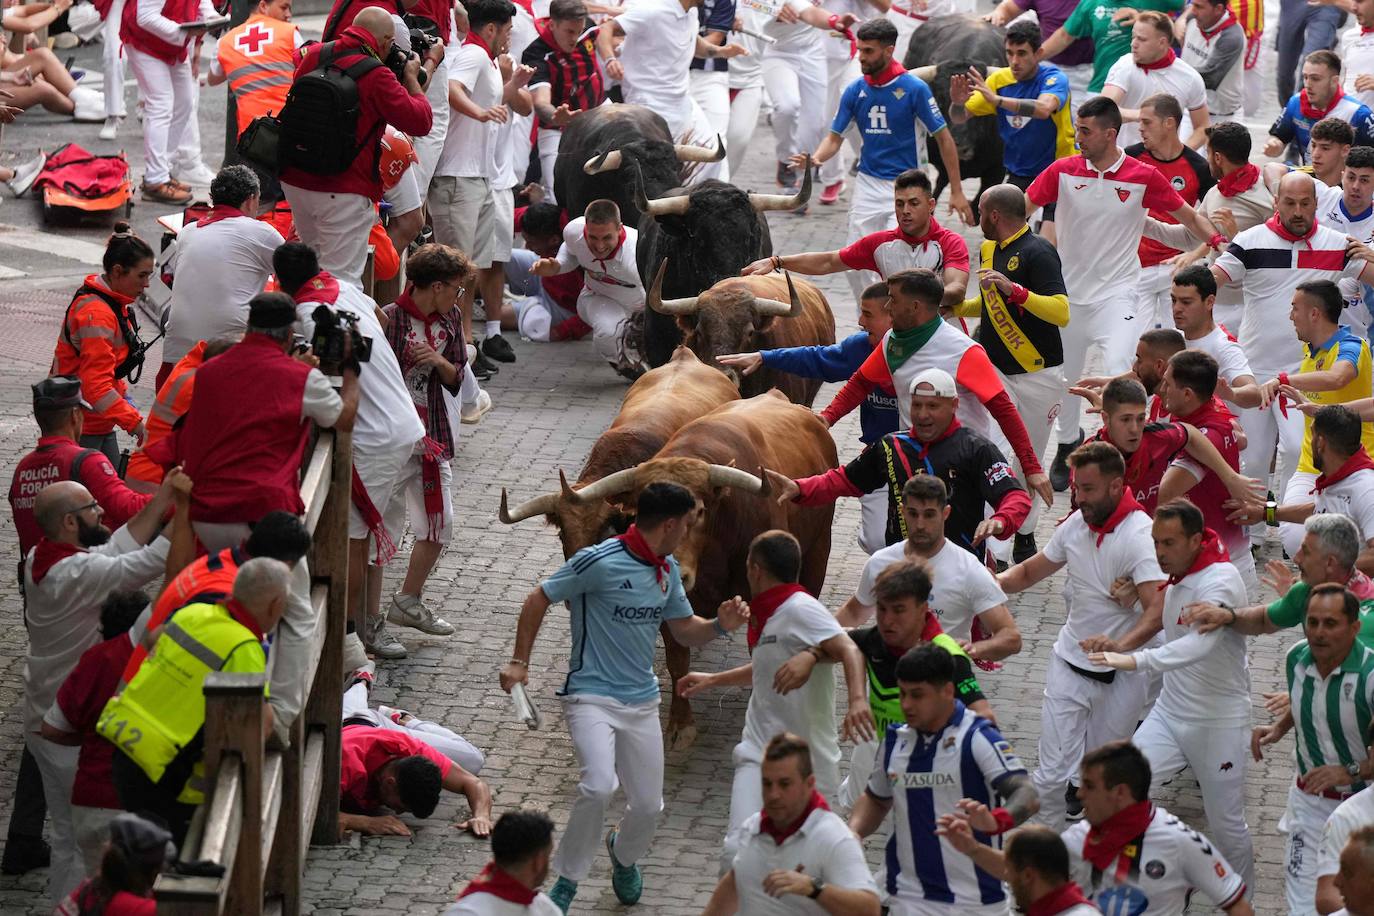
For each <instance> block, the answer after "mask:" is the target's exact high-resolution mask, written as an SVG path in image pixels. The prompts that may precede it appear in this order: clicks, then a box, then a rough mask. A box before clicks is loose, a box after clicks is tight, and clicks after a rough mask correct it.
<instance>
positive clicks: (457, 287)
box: [439, 280, 468, 296]
mask: <svg viewBox="0 0 1374 916" xmlns="http://www.w3.org/2000/svg"><path fill="white" fill-rule="evenodd" d="M439 282H440V283H441V284H443V285H444V286H451V287H453V290H454V293H453V294H454V295H455V296H461V295H463V293H465V292H467V291H468V288H467V287H466V286H464V285H463V284H461V283H454V282H453V281H451V280H440V281H439Z"/></svg>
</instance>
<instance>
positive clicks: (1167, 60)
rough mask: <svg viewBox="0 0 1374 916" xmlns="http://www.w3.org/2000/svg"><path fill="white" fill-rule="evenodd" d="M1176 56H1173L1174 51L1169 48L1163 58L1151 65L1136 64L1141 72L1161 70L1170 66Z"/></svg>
mask: <svg viewBox="0 0 1374 916" xmlns="http://www.w3.org/2000/svg"><path fill="white" fill-rule="evenodd" d="M1177 57H1178V55H1176V54H1174V49H1173V48H1169V49H1168V50H1166V51H1165V52H1164V56H1163V57H1161V58H1160V59H1159V60H1157V61H1155V62H1154V63H1152V64H1136V66H1137V67H1139V68H1140V69H1142V70H1163V69H1164V68H1165V67H1168V66H1172V65H1173V62H1174V60H1175V59H1177Z"/></svg>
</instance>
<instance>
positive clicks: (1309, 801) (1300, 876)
mask: <svg viewBox="0 0 1374 916" xmlns="http://www.w3.org/2000/svg"><path fill="white" fill-rule="evenodd" d="M1339 804H1340V802H1339V801H1337V800H1336V799H1334V798H1323V797H1322V796H1320V795H1308V794H1307V793H1306V792H1304V791H1303V790H1302V789H1299V788H1298V787H1297V785H1292V786H1289V787H1288V807H1287V808H1285V809H1284V812H1283V817H1281V818H1279V831H1280V832H1282V833H1286V834H1288V845H1287V851H1286V854H1285V855H1286V861H1285V863H1284V864H1285V867H1286V868H1287V873H1286V874H1285V875H1284V879H1283V890H1284V894H1285V895H1286V896H1287V897H1288V916H1316V914H1317V853H1318V851H1320V849H1321V843H1322V830H1323V828H1325V827H1326V821H1327V819H1328V818H1330V817H1331V813H1332V812H1333V811H1335V810H1336V807H1337V806H1338V805H1339ZM55 854H56V850H54V855H55Z"/></svg>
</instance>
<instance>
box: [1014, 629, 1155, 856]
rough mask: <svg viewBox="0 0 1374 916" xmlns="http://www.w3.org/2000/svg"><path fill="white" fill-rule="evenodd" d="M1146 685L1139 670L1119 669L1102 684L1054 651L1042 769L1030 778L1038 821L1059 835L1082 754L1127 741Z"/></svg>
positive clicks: (1047, 679)
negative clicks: (1035, 794) (1067, 788)
mask: <svg viewBox="0 0 1374 916" xmlns="http://www.w3.org/2000/svg"><path fill="white" fill-rule="evenodd" d="M1148 687H1149V678H1148V677H1146V675H1145V674H1144V673H1143V672H1140V671H1118V672H1117V673H1116V679H1115V680H1114V681H1113V682H1112V683H1110V684H1104V683H1102V682H1100V681H1095V680H1092V679H1091V678H1086V677H1084V676H1083V675H1081V674H1079V673H1077V672H1076V671H1074V670H1073V669H1072V668H1070V667H1069V665H1068V663H1067V662H1065V661H1064V660H1063V659H1062V658H1060V657H1059V655H1058V654H1057V653H1053V652H1052V653H1051V654H1050V662H1049V666H1048V668H1047V669H1046V671H1045V702H1044V704H1043V705H1042V706H1041V707H1040V745H1039V754H1040V765H1039V766H1038V767H1037V768H1036V770H1035V773H1034V774H1032V776H1031V780H1032V781H1033V782H1034V783H1035V789H1036V791H1037V792H1039V793H1040V813H1039V814H1038V815H1036V820H1037V821H1038V822H1039V823H1042V824H1044V825H1045V826H1047V827H1049V828H1050V829H1051V830H1053V831H1055V832H1056V833H1062V832H1063V830H1064V827H1065V815H1066V806H1065V803H1064V787H1065V786H1067V785H1068V784H1069V780H1070V778H1071V777H1073V776H1075V775H1076V774H1077V772H1078V768H1079V766H1080V765H1081V764H1082V762H1083V754H1084V752H1085V751H1088V750H1094V749H1096V748H1099V747H1101V746H1102V745H1104V744H1106V743H1107V742H1108V741H1118V740H1121V739H1123V738H1129V737H1131V733H1132V732H1134V731H1135V724H1136V723H1137V722H1139V721H1140V712H1141V710H1142V709H1143V708H1144V707H1145V693H1146V690H1147V689H1148Z"/></svg>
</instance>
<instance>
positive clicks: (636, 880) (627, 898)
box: [606, 830, 644, 906]
mask: <svg viewBox="0 0 1374 916" xmlns="http://www.w3.org/2000/svg"><path fill="white" fill-rule="evenodd" d="M615 837H616V831H615V830H611V831H610V832H609V833H607V834H606V852H607V853H609V854H610V856H611V890H613V891H615V899H617V900H619V901H620V902H621V903H623V904H625V905H626V906H633V905H634V904H636V903H638V902H639V898H640V895H641V894H643V893H644V877H643V875H641V874H640V873H639V866H638V865H621V864H620V863H619V862H618V861H616V858H615Z"/></svg>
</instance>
